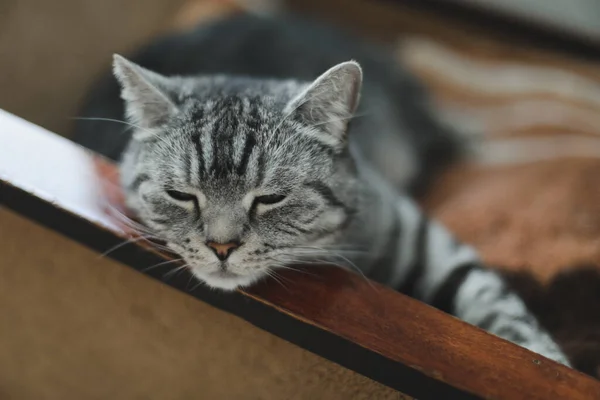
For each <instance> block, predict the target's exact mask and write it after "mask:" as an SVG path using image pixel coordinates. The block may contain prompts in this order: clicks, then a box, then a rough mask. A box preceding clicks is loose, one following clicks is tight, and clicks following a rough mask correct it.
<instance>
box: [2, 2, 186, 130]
mask: <svg viewBox="0 0 600 400" xmlns="http://www.w3.org/2000/svg"><path fill="white" fill-rule="evenodd" d="M183 2H184V0H52V1H48V0H0V108H2V109H6V110H7V111H10V112H12V113H15V114H17V115H19V116H22V117H25V118H26V119H29V120H30V121H33V122H35V123H36V124H39V125H42V126H44V127H45V128H48V129H50V130H53V131H55V132H57V133H61V134H64V133H65V132H66V131H67V129H68V127H69V126H70V124H71V123H72V120H71V118H72V117H75V115H74V114H75V110H76V105H77V103H78V102H79V100H80V97H81V95H82V93H83V92H84V90H85V88H86V87H87V86H88V85H89V84H90V82H91V79H92V78H93V77H94V76H95V75H96V74H97V73H98V72H99V71H100V70H101V69H102V68H106V67H108V65H109V64H108V63H109V60H110V55H111V53H113V52H115V51H126V50H128V49H130V48H132V47H134V46H135V45H136V44H139V43H141V42H143V41H144V40H145V39H146V38H148V37H149V36H151V35H153V34H155V33H157V32H159V31H160V30H161V29H162V28H163V27H164V25H165V23H166V22H167V21H168V20H169V18H170V17H171V16H172V14H173V13H174V12H175V11H176V10H177V8H178V7H179V6H180V5H181V3H183Z"/></svg>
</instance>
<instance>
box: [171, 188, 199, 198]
mask: <svg viewBox="0 0 600 400" xmlns="http://www.w3.org/2000/svg"><path fill="white" fill-rule="evenodd" d="M167 194H168V195H169V197H170V198H172V199H174V200H177V201H196V195H194V194H190V193H185V192H180V191H178V190H167Z"/></svg>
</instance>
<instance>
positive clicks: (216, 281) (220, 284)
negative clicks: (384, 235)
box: [192, 269, 264, 292]
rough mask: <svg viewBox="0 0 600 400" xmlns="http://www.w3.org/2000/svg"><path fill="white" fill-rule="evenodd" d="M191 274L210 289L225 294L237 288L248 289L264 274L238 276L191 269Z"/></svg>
mask: <svg viewBox="0 0 600 400" xmlns="http://www.w3.org/2000/svg"><path fill="white" fill-rule="evenodd" d="M192 273H193V274H194V276H195V277H196V278H198V279H199V280H201V281H202V282H204V283H205V284H206V285H207V286H209V287H210V288H213V289H219V290H223V291H227V292H231V291H234V290H236V289H238V288H243V287H248V286H250V285H252V284H253V283H255V282H257V281H258V280H259V279H261V278H262V277H263V276H264V274H253V275H239V274H234V273H231V272H222V271H217V272H208V273H206V272H204V271H198V270H194V269H192Z"/></svg>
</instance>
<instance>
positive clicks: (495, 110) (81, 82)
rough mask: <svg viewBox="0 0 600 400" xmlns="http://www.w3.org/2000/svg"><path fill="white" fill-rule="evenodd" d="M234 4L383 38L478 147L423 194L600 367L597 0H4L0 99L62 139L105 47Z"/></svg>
mask: <svg viewBox="0 0 600 400" xmlns="http://www.w3.org/2000/svg"><path fill="white" fill-rule="evenodd" d="M240 12H253V13H265V14H270V13H277V12H293V13H299V14H304V15H309V16H312V17H313V18H318V19H321V20H326V21H329V22H330V23H331V24H335V25H339V26H342V27H343V28H345V29H347V30H351V31H354V32H356V33H358V34H360V35H363V36H365V37H368V38H371V39H372V40H374V41H377V42H382V43H386V44H388V45H389V46H390V48H391V51H394V52H395V54H396V57H397V60H398V62H402V63H405V64H406V65H408V67H409V68H410V69H411V70H412V71H413V72H414V73H415V74H416V75H418V76H419V77H420V78H421V79H422V80H423V81H424V82H425V84H426V86H427V87H428V88H429V90H430V91H431V94H432V96H433V99H434V100H435V104H436V110H437V112H438V114H439V117H440V118H442V119H443V120H444V121H445V122H446V123H447V124H448V125H449V126H451V127H453V128H454V129H456V130H459V131H461V132H464V133H465V134H468V135H470V136H471V138H472V139H473V142H474V143H475V145H474V149H473V158H472V159H471V160H470V161H469V162H467V163H464V164H461V165H457V166H456V167H455V168H453V169H451V170H449V171H447V173H446V174H445V175H444V176H442V177H440V179H439V182H438V183H437V184H436V185H435V186H434V187H433V188H432V190H431V191H430V192H429V193H428V194H427V195H426V196H425V197H424V198H423V199H421V201H422V204H423V205H424V206H425V207H426V208H428V210H429V211H430V212H431V213H432V214H433V215H435V216H436V217H438V218H440V219H441V220H442V221H443V222H444V223H445V224H447V225H448V226H449V228H450V229H451V230H453V231H454V232H456V233H457V234H458V235H459V236H460V237H461V238H462V239H463V240H465V241H468V242H470V243H473V244H474V245H475V246H476V247H477V248H478V249H479V250H480V251H481V252H482V254H483V256H484V258H485V259H486V261H487V262H489V263H490V264H493V265H496V266H498V268H500V269H501V270H502V271H503V273H506V274H507V275H509V276H511V278H512V279H513V280H514V282H515V285H517V286H518V288H519V290H521V291H522V293H524V295H525V296H526V298H527V299H528V300H529V302H530V304H531V306H532V307H533V308H534V309H535V310H536V311H537V312H538V314H539V315H540V317H541V318H542V321H543V322H544V323H545V324H546V325H547V326H548V327H549V329H550V330H551V331H552V332H553V333H554V334H555V335H556V336H557V338H558V340H559V341H560V342H561V343H562V344H563V345H564V346H565V348H566V349H567V352H568V353H569V355H570V356H571V357H572V358H573V360H574V362H575V365H576V366H577V367H578V368H580V369H581V370H583V371H584V372H586V373H588V374H591V375H593V376H600V278H599V271H600V185H599V183H600V158H599V155H600V69H599V68H598V67H599V59H600V23H598V21H600V2H598V1H596V0H569V1H565V0H520V1H517V0H514V1H513V0H511V1H508V0H496V1H492V0H486V1H484V0H453V1H449V0H448V1H444V0H421V1H419V0H414V1H413V0H404V1H402V0H395V1H393V0H387V1H386V0H379V1H361V0H289V1H274V0H273V1H272V0H238V1H234V0H230V1H225V0H54V1H42V0H0V60H2V63H1V64H0V108H2V109H5V110H7V111H9V112H12V113H14V114H16V115H19V116H21V117H24V118H26V119H28V120H30V121H32V122H34V123H36V124H38V125H41V126H43V127H45V128H47V129H49V130H51V131H53V132H55V133H57V134H60V135H65V136H68V135H69V132H70V129H72V125H73V120H72V118H74V117H76V116H77V115H76V113H77V107H78V106H79V103H80V102H81V100H82V98H83V95H84V93H85V92H86V90H87V89H88V88H89V86H90V85H91V84H92V82H93V81H94V79H96V78H97V77H98V76H99V75H100V74H101V73H103V72H105V71H106V70H107V69H108V68H109V63H110V60H111V55H112V54H113V53H115V52H119V53H123V54H128V53H129V52H131V51H133V50H134V49H136V48H137V47H139V46H141V45H142V44H144V43H146V42H148V41H150V40H151V39H152V38H153V37H156V36H157V35H160V34H163V33H166V32H172V31H176V30H185V29H189V28H191V27H193V26H194V25H195V24H197V23H200V22H201V21H206V20H210V19H213V18H219V17H221V16H224V15H227V14H230V13H240Z"/></svg>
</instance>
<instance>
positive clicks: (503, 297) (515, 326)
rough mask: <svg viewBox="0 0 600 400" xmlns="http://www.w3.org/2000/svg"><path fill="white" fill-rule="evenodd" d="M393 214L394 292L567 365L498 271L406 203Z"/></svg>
mask: <svg viewBox="0 0 600 400" xmlns="http://www.w3.org/2000/svg"><path fill="white" fill-rule="evenodd" d="M397 210H398V214H399V223H400V229H398V232H399V235H398V237H397V239H398V241H399V242H400V245H399V246H396V247H397V248H398V253H397V257H396V260H395V276H393V279H392V280H393V281H395V282H394V284H395V285H396V287H397V288H399V290H401V291H403V292H405V293H407V294H409V295H411V296H413V297H415V298H417V299H419V300H422V301H424V302H426V303H428V304H431V305H433V306H435V307H436V308H439V309H441V310H443V311H446V312H448V313H450V314H452V315H455V316H456V317H458V318H460V319H462V320H464V321H466V322H468V323H470V324H473V325H475V326H478V327H480V328H482V329H485V330H486V331H488V332H490V333H493V334H495V335H497V336H500V337H502V338H504V339H507V340H509V341H511V342H513V343H516V344H518V345H520V346H523V347H525V348H527V349H529V350H532V351H534V352H536V353H539V354H541V355H543V356H546V357H548V358H550V359H553V360H555V361H558V362H560V363H562V364H566V365H568V364H569V362H568V360H567V357H566V356H565V355H564V353H563V352H562V351H561V349H560V348H559V346H558V345H557V344H556V343H555V342H554V340H553V339H552V338H551V337H550V335H549V334H548V332H547V331H546V330H545V329H544V328H542V327H541V326H540V324H539V323H538V321H537V319H536V318H535V317H534V316H533V315H532V314H531V312H530V311H529V310H528V308H527V306H526V305H525V303H524V302H523V300H522V299H521V298H520V297H519V296H518V295H517V293H516V292H514V291H512V290H511V289H510V288H509V287H508V285H507V283H506V282H505V281H504V279H503V278H502V277H501V276H500V275H499V274H498V273H496V272H495V271H493V270H490V269H488V268H486V267H485V266H484V265H483V264H482V263H481V261H480V258H479V256H478V254H477V253H476V251H475V250H474V249H473V248H472V247H470V246H467V245H465V244H462V243H459V242H458V241H457V240H456V238H455V237H454V236H453V235H452V234H451V233H450V232H449V231H448V230H447V229H445V228H444V227H443V226H442V225H441V224H439V223H437V222H435V221H432V220H430V219H428V218H427V217H426V216H425V215H424V214H423V213H422V212H421V210H420V209H419V208H418V207H417V206H416V205H415V204H414V203H413V202H412V201H411V200H410V199H402V200H401V201H399V203H398V207H397ZM407 249H410V251H407ZM402 250H404V251H402Z"/></svg>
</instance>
